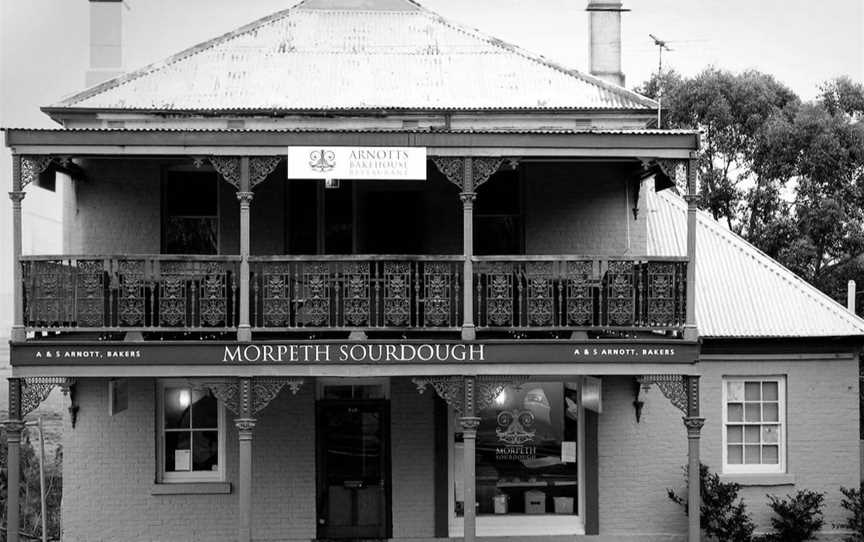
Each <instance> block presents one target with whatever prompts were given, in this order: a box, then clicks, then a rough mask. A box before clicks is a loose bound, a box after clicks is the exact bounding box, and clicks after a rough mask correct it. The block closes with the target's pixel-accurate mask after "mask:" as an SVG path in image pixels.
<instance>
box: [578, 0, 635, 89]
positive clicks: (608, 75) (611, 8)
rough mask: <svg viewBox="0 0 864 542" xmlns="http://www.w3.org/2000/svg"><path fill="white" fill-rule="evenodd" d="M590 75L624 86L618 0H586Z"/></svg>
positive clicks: (621, 10) (620, 6)
mask: <svg viewBox="0 0 864 542" xmlns="http://www.w3.org/2000/svg"><path fill="white" fill-rule="evenodd" d="M585 10H586V11H588V12H589V13H590V15H589V18H590V20H589V23H588V24H589V30H588V32H589V37H590V40H591V41H590V48H591V49H590V53H591V75H594V76H596V77H599V78H600V79H602V80H604V81H606V82H608V83H614V84H616V85H619V86H622V87H623V86H624V73H623V72H622V71H621V12H623V11H629V10H626V9H624V8H623V7H622V4H621V2H620V1H617V0H588V7H587V8H585Z"/></svg>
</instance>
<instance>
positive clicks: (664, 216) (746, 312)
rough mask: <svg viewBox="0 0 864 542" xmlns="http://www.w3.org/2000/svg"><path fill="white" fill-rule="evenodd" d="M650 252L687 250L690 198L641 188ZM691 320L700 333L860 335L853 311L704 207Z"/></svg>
mask: <svg viewBox="0 0 864 542" xmlns="http://www.w3.org/2000/svg"><path fill="white" fill-rule="evenodd" d="M646 192H647V193H646V200H647V207H648V212H647V213H646V214H647V220H648V254H650V255H652V256H681V255H684V254H685V253H686V250H687V239H686V222H687V204H686V202H685V201H684V199H683V198H682V197H680V196H678V195H677V194H675V193H674V192H673V191H671V190H665V191H662V192H658V193H655V192H654V191H653V190H647V191H646ZM696 323H697V326H698V328H699V334H700V335H701V336H703V337H718V338H719V337H829V336H832V337H839V336H849V335H862V334H864V320H862V319H861V318H858V317H857V316H855V315H853V314H851V313H850V312H849V311H848V310H846V308H845V307H844V306H843V305H840V304H839V303H837V302H836V301H834V300H833V299H831V298H830V297H828V296H827V295H825V294H824V293H822V292H820V291H819V290H817V289H816V288H814V287H813V286H812V285H810V284H809V283H807V282H806V281H804V280H803V279H801V278H800V277H798V276H797V275H795V274H794V273H793V272H792V271H790V270H788V269H786V268H785V267H783V266H782V265H780V264H779V263H778V262H776V261H775V260H773V259H772V258H771V257H769V256H768V255H767V254H765V253H764V252H762V251H760V250H759V249H757V248H756V247H754V246H753V245H751V244H750V243H748V242H747V241H745V240H744V239H742V238H741V237H739V236H738V235H736V234H735V233H733V232H731V231H729V230H728V229H727V228H725V227H724V226H723V225H722V224H720V223H719V222H717V221H716V220H714V219H713V218H712V217H711V215H709V214H708V213H706V212H703V211H699V213H698V215H697V228H696Z"/></svg>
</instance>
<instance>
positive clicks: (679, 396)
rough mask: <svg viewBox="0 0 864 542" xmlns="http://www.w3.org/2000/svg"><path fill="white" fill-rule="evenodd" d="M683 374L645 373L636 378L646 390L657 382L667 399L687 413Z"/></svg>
mask: <svg viewBox="0 0 864 542" xmlns="http://www.w3.org/2000/svg"><path fill="white" fill-rule="evenodd" d="M685 378H686V377H685V376H683V375H669V374H667V375H645V376H638V377H636V379H637V380H638V381H639V384H640V385H641V386H642V389H643V390H644V391H648V390H649V389H650V388H651V385H652V384H656V385H657V387H658V388H659V389H660V392H661V393H662V394H663V396H664V397H666V399H669V402H670V403H672V406H674V407H675V408H677V409H678V410H680V411H681V412H683V413H684V415H685V416H686V415H687V391H686V390H685V386H684V379H685Z"/></svg>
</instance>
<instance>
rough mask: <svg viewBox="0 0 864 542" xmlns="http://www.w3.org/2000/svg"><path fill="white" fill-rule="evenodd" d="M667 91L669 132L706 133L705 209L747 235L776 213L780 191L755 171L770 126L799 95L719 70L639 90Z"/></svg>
mask: <svg viewBox="0 0 864 542" xmlns="http://www.w3.org/2000/svg"><path fill="white" fill-rule="evenodd" d="M661 88H662V94H663V105H664V110H665V112H666V114H665V118H664V127H666V128H687V129H696V130H699V131H700V133H701V142H702V148H701V150H700V153H699V162H698V165H699V173H700V182H701V185H702V188H701V195H702V202H701V207H702V208H704V209H707V210H708V211H710V212H711V214H712V215H713V216H714V218H715V219H718V220H725V221H726V224H727V225H728V226H729V228H730V229H731V230H733V231H735V232H736V233H740V234H744V235H745V236H746V233H747V231H748V230H749V229H752V228H754V227H755V226H756V225H757V224H758V223H759V222H760V221H761V220H763V218H762V215H763V214H764V213H772V212H775V211H776V210H775V209H774V208H773V207H772V206H771V205H770V203H771V202H772V201H774V199H776V198H774V196H775V195H776V194H777V193H778V189H777V187H776V186H774V185H772V184H770V183H768V182H767V179H763V178H760V176H758V174H757V173H758V172H756V171H754V163H753V158H754V156H755V153H756V149H757V148H758V146H759V144H760V141H761V138H762V137H763V130H764V127H765V124H766V123H767V122H768V121H769V119H771V118H773V117H775V116H788V115H790V114H791V111H794V109H795V107H796V106H797V104H798V103H799V100H798V98H797V96H795V94H794V93H793V92H792V91H791V90H789V89H788V88H787V87H785V86H784V85H782V84H780V83H779V82H777V80H775V79H774V78H773V77H771V76H770V75H767V74H764V73H760V72H757V71H755V70H750V71H746V72H743V73H741V74H733V73H731V72H729V71H725V70H718V69H716V68H713V67H709V68H707V69H705V70H704V71H702V72H701V73H699V74H698V75H696V76H695V77H692V78H682V77H681V76H680V75H678V74H677V73H675V72H674V71H671V72H666V73H663V74H659V75H657V74H655V75H654V76H652V78H651V79H650V80H649V81H647V82H646V83H645V84H643V85H642V87H640V88H639V89H637V90H638V91H641V92H643V93H645V94H646V95H648V96H650V97H655V98H656V96H657V94H658V92H659V91H660V90H661Z"/></svg>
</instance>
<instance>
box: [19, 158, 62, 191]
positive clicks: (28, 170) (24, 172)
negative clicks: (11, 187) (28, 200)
mask: <svg viewBox="0 0 864 542" xmlns="http://www.w3.org/2000/svg"><path fill="white" fill-rule="evenodd" d="M19 160H20V165H19V167H20V168H21V169H20V173H19V174H20V176H21V188H24V187H25V186H27V185H28V184H30V183H32V182H34V181H35V180H36V179H38V178H39V174H40V173H42V172H43V171H45V170H46V169H48V166H50V165H51V162H53V161H54V160H55V157H54V156H50V155H22V156H20V157H19Z"/></svg>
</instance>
